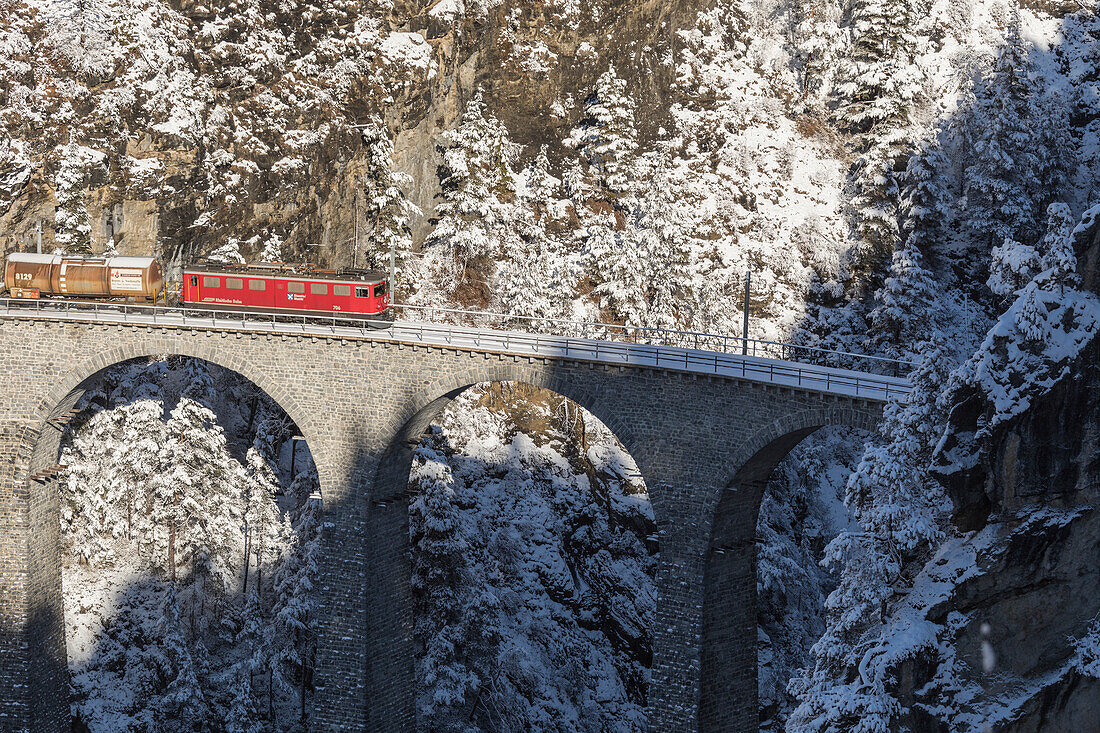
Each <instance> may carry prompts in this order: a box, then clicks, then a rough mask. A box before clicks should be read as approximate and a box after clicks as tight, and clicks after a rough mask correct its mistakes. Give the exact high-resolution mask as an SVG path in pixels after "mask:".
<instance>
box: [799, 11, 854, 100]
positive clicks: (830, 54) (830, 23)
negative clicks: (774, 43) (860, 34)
mask: <svg viewBox="0 0 1100 733" xmlns="http://www.w3.org/2000/svg"><path fill="white" fill-rule="evenodd" d="M793 7H794V13H795V16H796V19H795V28H794V35H795V47H796V48H797V50H798V54H797V59H798V62H799V65H800V67H801V72H802V95H803V96H804V97H811V96H813V95H815V94H817V93H819V92H822V91H825V92H827V91H828V89H829V86H830V84H831V82H832V75H833V71H834V69H835V68H836V62H837V56H838V55H839V54H840V52H841V50H842V47H843V40H844V34H843V31H842V29H841V26H840V21H841V15H842V14H841V7H840V3H838V2H836V0H798V2H796V3H794V6H793Z"/></svg>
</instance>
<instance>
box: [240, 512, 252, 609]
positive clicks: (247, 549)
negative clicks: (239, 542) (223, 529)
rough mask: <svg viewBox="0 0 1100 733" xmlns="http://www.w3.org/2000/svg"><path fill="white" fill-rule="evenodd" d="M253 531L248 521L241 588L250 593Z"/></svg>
mask: <svg viewBox="0 0 1100 733" xmlns="http://www.w3.org/2000/svg"><path fill="white" fill-rule="evenodd" d="M251 545H252V532H251V530H250V529H249V527H248V522H245V524H244V587H243V588H242V589H241V593H242V594H244V595H248V560H249V558H250V557H251V555H252V547H251Z"/></svg>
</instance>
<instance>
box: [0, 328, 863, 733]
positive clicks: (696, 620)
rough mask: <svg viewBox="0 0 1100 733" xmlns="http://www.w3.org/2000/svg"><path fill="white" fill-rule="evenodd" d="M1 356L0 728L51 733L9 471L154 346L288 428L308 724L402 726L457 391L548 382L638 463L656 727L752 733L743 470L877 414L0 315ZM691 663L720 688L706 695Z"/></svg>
mask: <svg viewBox="0 0 1100 733" xmlns="http://www.w3.org/2000/svg"><path fill="white" fill-rule="evenodd" d="M0 343H4V344H5V345H6V348H4V349H3V350H2V351H0V380H2V383H3V385H4V392H3V399H2V400H0V730H4V731H7V730H11V731H15V730H28V729H29V730H32V731H50V733H56V732H59V731H62V730H67V729H68V721H67V715H68V703H67V698H66V695H67V689H66V679H65V678H66V671H65V669H66V668H65V651H64V639H63V634H64V627H63V625H62V623H61V620H62V619H61V593H62V588H61V583H60V560H59V555H58V547H57V526H58V516H57V511H58V506H57V505H58V501H57V493H56V487H55V486H53V485H52V484H51V483H49V482H47V483H38V482H35V481H29V480H28V477H29V476H30V474H32V473H34V472H35V471H37V470H40V469H41V468H44V467H47V466H49V465H52V464H53V463H56V461H57V439H58V435H59V434H60V433H59V430H58V428H57V427H56V423H51V422H49V421H50V420H51V418H60V419H64V417H65V416H66V414H67V412H68V410H69V408H70V406H71V405H72V404H73V402H74V401H75V399H76V398H77V397H78V396H79V394H80V393H81V391H82V385H83V384H84V383H85V382H86V381H87V380H90V379H93V378H95V376H96V375H97V374H98V373H99V372H100V371H102V370H103V369H105V368H106V367H108V366H110V365H112V364H116V363H118V362H121V361H125V360H128V359H133V358H140V357H147V356H156V355H162V354H179V355H184V356H192V357H198V358H202V359H206V360H208V361H211V362H213V363H216V364H219V365H220V366H223V367H226V368H228V369H232V370H234V371H237V372H239V373H240V374H242V375H243V376H245V377H247V378H248V379H251V380H252V381H253V382H254V383H255V384H256V385H257V386H259V387H260V388H262V389H264V390H265V391H266V392H267V393H268V394H269V395H270V396H271V397H272V398H273V399H274V400H275V401H277V402H278V403H279V404H280V405H281V406H282V407H283V408H284V409H285V410H286V412H287V414H288V415H290V417H291V418H292V419H293V420H294V421H295V422H296V423H297V425H298V427H299V428H300V429H301V431H302V434H303V435H304V436H305V438H306V440H307V442H308V444H309V447H310V450H311V452H312V454H313V456H314V458H315V460H316V463H317V466H318V471H319V474H320V479H321V492H322V495H323V498H324V506H325V512H326V520H327V522H329V523H330V524H331V526H330V527H329V528H328V529H327V530H326V536H325V541H326V547H327V551H326V553H325V561H324V564H323V567H322V571H321V574H322V577H321V579H320V588H321V591H322V592H323V593H324V595H325V600H324V602H323V604H322V606H323V607H324V608H325V609H326V613H327V615H326V617H325V618H324V619H323V620H322V621H321V622H320V623H321V631H320V635H321V641H320V650H319V654H318V664H319V669H318V673H317V679H316V682H317V684H318V692H317V696H316V705H317V709H316V710H315V713H314V720H315V721H317V729H319V730H326V731H336V730H376V731H386V732H392V731H411V730H412V728H413V699H414V693H413V662H412V659H413V650H412V643H411V638H410V622H411V618H410V608H411V603H410V590H409V574H410V568H409V553H408V512H407V497H406V496H405V493H404V492H405V489H406V487H407V484H408V469H409V461H410V458H411V450H410V445H413V444H415V442H416V441H417V440H418V439H419V437H420V435H421V434H422V432H423V430H424V428H425V427H426V426H427V425H428V424H429V423H430V421H431V419H432V418H434V417H435V416H436V415H437V414H438V413H439V411H440V410H442V409H443V407H445V406H446V404H448V403H449V402H450V401H451V399H453V397H454V396H456V395H457V394H459V393H460V392H461V391H462V390H463V389H465V388H466V387H468V386H470V385H472V384H476V383H479V382H484V381H502V380H515V381H521V382H527V383H530V384H533V385H536V386H540V387H545V388H548V389H551V390H554V391H556V392H558V393H560V394H562V395H564V396H566V397H569V398H570V399H573V400H575V401H576V402H577V403H579V404H580V405H581V406H583V407H585V408H586V409H588V410H590V411H591V412H592V413H593V414H595V415H596V417H598V418H599V419H600V420H601V421H603V422H604V424H606V425H607V426H608V427H609V428H610V429H611V430H613V431H614V432H615V434H616V435H617V436H618V437H619V439H620V440H621V441H622V442H623V444H624V446H625V447H626V448H627V450H629V451H630V452H631V454H632V455H633V456H634V458H635V460H636V461H637V464H638V466H639V469H640V470H641V473H642V475H643V477H644V479H645V481H646V485H647V486H648V487H649V494H650V497H651V499H652V501H653V505H654V511H655V514H656V518H657V523H658V527H659V532H660V547H661V555H660V562H661V566H660V568H659V571H658V593H659V595H658V612H657V615H658V618H657V620H656V622H655V626H654V630H653V633H654V674H653V688H652V690H651V692H650V700H651V703H650V721H651V722H650V724H651V728H652V729H653V730H654V731H678V732H679V731H685V732H689V733H690V732H692V731H699V730H705V731H718V730H721V731H755V729H756V619H755V545H754V540H753V538H754V534H755V526H756V512H757V510H758V507H759V502H760V495H759V491H758V490H756V489H754V488H753V487H755V486H757V485H758V483H759V478H758V476H757V475H756V474H759V473H761V472H766V473H770V470H771V467H773V466H774V462H775V460H777V459H776V456H778V457H779V458H781V457H782V455H785V453H786V451H787V450H789V449H790V447H793V445H794V443H795V442H797V440H794V442H791V440H792V438H786V439H785V438H784V436H791V435H798V436H802V435H805V434H808V433H809V432H812V430H813V429H816V428H817V427H821V426H823V425H838V424H841V425H853V426H857V427H867V426H873V424H874V422H875V421H876V420H877V419H878V415H879V411H880V406H879V405H876V404H874V403H868V402H865V401H862V400H852V399H849V398H843V397H834V396H829V395H821V394H817V393H809V392H801V391H796V390H790V389H786V388H783V389H779V388H776V387H769V386H765V385H760V384H755V383H750V382H745V381H740V380H733V379H725V378H720V379H719V378H713V379H711V378H706V377H700V376H697V375H690V374H684V373H679V372H676V371H672V370H654V369H641V368H629V367H628V368H618V367H610V366H605V365H600V364H592V363H586V362H578V361H566V360H558V359H539V358H527V357H516V356H512V355H508V354H501V353H494V352H487V351H477V350H470V349H450V348H438V347H424V346H419V345H412V344H400V343H392V342H386V341H382V340H374V339H370V338H362V339H342V338H321V337H311V336H298V337H295V336H283V335H272V334H262V333H254V334H253V333H226V332H218V331H213V330H207V329H199V328H187V329H174V328H162V327H151V326H119V325H97V324H87V323H76V322H73V323H65V322H57V321H49V320H42V321H30V320H6V321H0ZM799 439H800V438H799ZM788 444H789V445H788ZM746 466H748V467H750V468H749V469H746V468H745V467H746ZM754 466H755V468H752V467H754ZM745 470H748V471H749V473H752V474H753V475H752V476H751V477H750V476H749V474H748V473H745ZM739 471H741V473H740V474H739V473H738V472H739ZM754 472H755V473H754ZM746 477H748V478H746ZM749 478H751V480H749ZM764 478H765V480H766V475H765V476H764ZM716 514H717V515H718V516H719V518H720V519H719V522H718V524H717V525H716V527H717V528H716V530H715V536H714V541H713V543H712V523H713V522H714V518H715V516H716ZM712 544H714V545H715V546H720V547H721V548H723V552H722V553H721V554H718V553H715V552H713V551H712V550H711V547H712ZM725 548H735V549H734V550H733V551H731V552H727V551H726V549H725ZM715 557H721V558H722V561H721V562H720V563H716V562H714V558H715ZM704 578H706V579H707V581H708V582H709V583H710V584H711V591H710V592H708V593H704ZM704 606H706V608H704ZM705 619H706V621H705ZM701 660H707V663H706V664H705V665H704V664H703V662H702V661H701ZM715 660H718V661H717V662H716V661H715ZM704 671H705V672H706V673H707V674H708V675H710V676H711V678H713V680H715V681H716V682H720V684H718V685H709V686H708V685H706V684H704V680H703V677H702V675H703V672H704ZM701 695H702V705H701ZM715 710H721V714H720V715H714V714H713V713H714V711H715ZM708 711H709V712H708Z"/></svg>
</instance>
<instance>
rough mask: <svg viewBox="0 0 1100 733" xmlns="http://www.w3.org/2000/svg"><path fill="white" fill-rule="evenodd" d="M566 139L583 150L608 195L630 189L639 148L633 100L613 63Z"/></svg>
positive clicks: (568, 143)
mask: <svg viewBox="0 0 1100 733" xmlns="http://www.w3.org/2000/svg"><path fill="white" fill-rule="evenodd" d="M564 142H565V145H566V146H567V147H570V148H572V149H574V150H576V151H577V152H578V153H579V154H580V156H581V159H582V160H583V162H584V164H585V165H586V166H587V167H588V169H589V170H591V171H592V172H593V173H594V174H595V177H596V179H597V180H598V181H599V185H600V186H601V187H602V188H603V190H604V191H606V192H607V194H608V198H611V199H613V198H616V197H618V196H621V195H622V194H625V193H627V192H628V191H629V190H630V185H631V180H632V179H633V177H634V176H633V169H634V162H635V152H636V151H637V149H638V133H637V131H636V130H635V127H634V101H633V100H632V99H631V98H630V95H629V94H627V91H626V81H625V80H623V79H621V78H619V77H618V76H617V75H616V74H615V68H614V67H609V68H608V70H607V71H605V72H604V73H603V74H601V75H600V77H599V79H597V80H596V88H595V89H594V90H593V91H592V94H591V95H590V96H589V97H588V99H587V100H586V101H585V104H584V116H583V117H582V118H581V120H580V122H579V123H578V125H577V126H576V127H575V128H573V130H572V132H571V133H570V135H569V137H568V138H567V139H566V140H565V141H564Z"/></svg>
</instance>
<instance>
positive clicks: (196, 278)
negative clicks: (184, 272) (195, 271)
mask: <svg viewBox="0 0 1100 733" xmlns="http://www.w3.org/2000/svg"><path fill="white" fill-rule="evenodd" d="M198 286H199V276H198V275H192V276H191V287H193V288H197V287H198Z"/></svg>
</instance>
